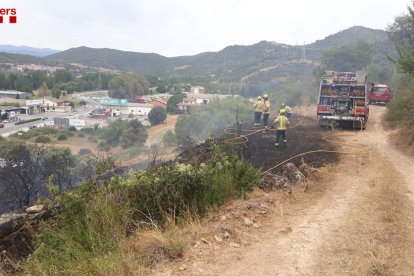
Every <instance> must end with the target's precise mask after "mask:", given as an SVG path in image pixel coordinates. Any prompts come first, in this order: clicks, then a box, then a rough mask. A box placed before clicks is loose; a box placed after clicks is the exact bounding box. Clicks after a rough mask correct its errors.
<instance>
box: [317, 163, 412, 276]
mask: <svg viewBox="0 0 414 276" xmlns="http://www.w3.org/2000/svg"><path fill="white" fill-rule="evenodd" d="M379 164H380V163H379ZM377 169H378V170H377V172H378V174H377V175H376V176H374V177H373V178H371V180H370V181H369V182H367V183H361V186H360V188H359V190H358V197H357V200H356V201H355V202H354V204H353V206H352V207H351V208H350V211H349V212H348V213H347V214H346V216H345V219H344V222H343V224H342V225H340V227H339V228H338V229H335V230H334V231H335V232H336V233H337V235H336V236H335V238H330V239H329V238H328V239H327V240H325V242H324V244H323V245H322V246H321V249H320V254H319V257H318V260H317V265H316V266H315V267H316V268H315V270H316V271H317V273H319V274H329V275H344V274H346V275H409V274H410V271H411V273H412V271H413V270H412V269H414V267H413V265H412V264H410V256H411V257H413V256H414V252H413V249H412V248H411V247H410V246H411V245H412V242H413V241H412V239H411V238H410V232H411V231H412V230H410V228H411V229H412V227H413V225H414V223H413V220H412V219H410V218H409V215H408V210H409V201H408V199H407V197H406V196H405V195H404V192H405V191H404V188H403V187H401V182H399V181H398V174H397V173H396V172H395V171H391V170H390V168H389V167H386V166H385V165H383V164H382V165H378V168H377Z"/></svg>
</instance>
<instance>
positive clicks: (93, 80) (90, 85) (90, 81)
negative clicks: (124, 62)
mask: <svg viewBox="0 0 414 276" xmlns="http://www.w3.org/2000/svg"><path fill="white" fill-rule="evenodd" d="M114 77H115V75H114V74H110V73H99V72H97V73H83V74H82V75H80V76H76V75H75V74H74V73H73V72H72V71H69V70H65V69H58V70H56V71H54V72H53V73H49V72H46V71H40V70H35V71H28V72H18V73H17V72H0V89H2V90H17V91H22V92H33V90H37V89H39V88H41V87H42V85H45V86H47V88H48V89H50V90H51V91H52V94H53V96H54V97H56V98H59V97H60V95H61V93H62V92H63V91H65V92H67V93H72V92H74V91H79V92H81V91H89V90H100V89H103V90H107V89H108V88H109V82H110V80H112V79H113V78H114Z"/></svg>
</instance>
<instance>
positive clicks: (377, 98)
mask: <svg viewBox="0 0 414 276" xmlns="http://www.w3.org/2000/svg"><path fill="white" fill-rule="evenodd" d="M391 98H392V94H391V89H390V87H389V86H388V85H387V84H376V85H373V87H372V88H371V91H370V92H369V94H368V102H369V104H373V103H385V104H386V103H388V102H389V101H390V100H391Z"/></svg>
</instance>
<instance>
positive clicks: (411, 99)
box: [385, 91, 414, 128]
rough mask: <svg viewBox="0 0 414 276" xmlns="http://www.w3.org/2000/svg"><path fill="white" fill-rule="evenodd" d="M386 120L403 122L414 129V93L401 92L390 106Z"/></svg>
mask: <svg viewBox="0 0 414 276" xmlns="http://www.w3.org/2000/svg"><path fill="white" fill-rule="evenodd" d="M385 120H386V121H389V122H401V123H404V124H406V125H408V127H409V128H414V93H413V92H412V91H400V92H399V93H398V94H397V95H396V96H395V98H394V99H393V101H391V102H390V103H389V104H388V111H387V113H386V114H385Z"/></svg>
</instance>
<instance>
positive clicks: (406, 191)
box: [155, 106, 414, 275]
mask: <svg viewBox="0 0 414 276" xmlns="http://www.w3.org/2000/svg"><path fill="white" fill-rule="evenodd" d="M384 111H385V107H382V106H372V107H371V117H370V121H369V125H368V126H367V129H366V130H365V131H359V132H356V131H351V130H341V131H337V132H336V133H337V134H340V136H337V137H335V138H333V140H335V141H338V142H342V143H344V144H352V145H356V146H357V147H349V146H346V145H344V144H342V145H340V150H341V151H343V152H347V154H342V155H341V156H340V161H339V162H338V164H335V165H333V166H331V167H327V168H324V169H322V171H321V174H322V178H321V179H320V180H319V181H322V182H323V186H324V187H325V189H324V191H323V192H321V193H316V194H314V195H313V194H306V195H304V192H303V191H301V190H297V191H296V192H295V191H294V193H293V195H292V196H291V199H290V200H287V201H286V200H285V201H282V200H280V201H276V203H275V204H274V206H276V207H275V209H277V210H279V211H274V212H272V214H271V215H270V216H269V217H268V219H267V223H265V222H263V223H262V224H261V225H260V227H257V228H258V229H253V228H251V227H250V228H248V227H247V226H246V232H248V233H249V234H248V235H243V234H241V233H238V235H239V236H241V237H242V238H240V239H241V242H239V244H237V246H235V245H234V243H233V244H231V243H229V242H224V243H223V242H221V243H215V242H211V244H210V245H209V246H210V249H207V251H206V252H203V253H202V254H195V253H194V252H195V250H193V249H192V250H189V253H187V255H185V256H184V258H183V260H181V261H179V262H178V263H175V264H172V265H171V266H170V267H167V268H164V269H162V272H156V273H155V274H157V275H414V246H412V245H413V244H414V243H413V241H414V216H413V212H414V211H413V210H414V209H413V208H412V207H413V206H414V161H413V159H412V158H409V157H407V156H404V154H402V153H401V152H399V151H397V150H396V149H394V148H393V147H392V146H391V145H390V143H389V141H388V140H387V133H386V132H385V131H384V129H383V128H382V126H381V116H382V115H383V113H384ZM327 135H329V132H327ZM319 184H320V183H319ZM247 228H248V229H247ZM252 229H253V230H252ZM243 239H244V240H245V242H243ZM210 240H213V241H214V239H212V238H211V237H210ZM196 246H197V245H196Z"/></svg>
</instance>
